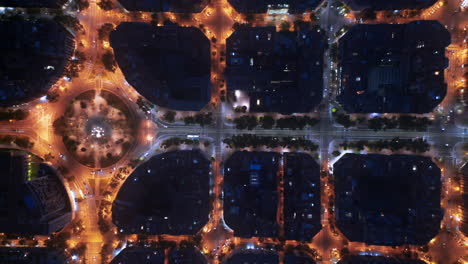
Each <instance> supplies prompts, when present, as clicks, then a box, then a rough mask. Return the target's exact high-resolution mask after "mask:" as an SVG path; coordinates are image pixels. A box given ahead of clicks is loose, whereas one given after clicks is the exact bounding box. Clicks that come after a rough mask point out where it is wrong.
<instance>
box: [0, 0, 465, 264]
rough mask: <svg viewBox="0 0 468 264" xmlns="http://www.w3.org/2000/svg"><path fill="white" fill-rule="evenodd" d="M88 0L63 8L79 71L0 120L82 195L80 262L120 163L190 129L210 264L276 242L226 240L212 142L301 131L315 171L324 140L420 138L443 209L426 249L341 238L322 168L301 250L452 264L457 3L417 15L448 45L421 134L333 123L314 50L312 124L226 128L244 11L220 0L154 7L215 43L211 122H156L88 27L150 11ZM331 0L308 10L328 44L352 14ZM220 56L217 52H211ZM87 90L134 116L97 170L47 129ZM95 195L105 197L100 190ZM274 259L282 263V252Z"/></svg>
mask: <svg viewBox="0 0 468 264" xmlns="http://www.w3.org/2000/svg"><path fill="white" fill-rule="evenodd" d="M441 1H442V0H441ZM97 2H98V0H92V1H90V6H89V8H87V9H86V10H84V11H81V12H76V11H73V12H72V11H68V10H67V12H68V13H69V14H71V15H74V16H76V17H77V18H78V19H79V21H80V23H81V24H82V25H83V27H84V34H77V36H76V43H77V46H78V45H79V43H81V44H82V45H83V47H82V51H83V52H84V54H85V55H86V62H85V63H84V69H83V70H82V71H81V72H80V74H79V77H78V78H73V79H72V80H71V81H65V80H60V81H59V82H58V83H57V84H56V87H57V88H58V89H59V93H60V97H59V100H58V102H47V101H45V102H44V101H41V100H36V101H33V102H30V103H27V104H25V105H22V106H19V107H21V108H24V109H26V110H28V111H29V112H30V115H29V117H28V119H26V120H23V121H13V122H0V135H17V136H27V137H29V138H30V139H31V140H32V141H33V142H34V147H33V149H32V150H31V151H32V152H33V153H36V154H38V155H39V156H41V157H44V156H45V155H47V154H51V155H52V156H53V157H54V158H53V159H52V160H50V161H49V162H50V163H51V164H53V165H54V166H55V167H56V168H58V167H65V168H67V169H68V171H69V172H68V175H66V176H64V184H65V185H66V187H67V189H68V190H69V191H70V192H73V193H74V194H76V195H77V196H78V197H79V198H80V199H83V201H81V202H75V201H72V203H73V204H74V205H75V209H78V210H76V212H75V217H77V218H79V219H82V220H83V221H84V225H85V226H86V229H85V231H84V232H83V234H81V236H80V238H75V237H72V240H74V241H78V242H84V243H86V245H87V250H86V254H85V256H84V257H85V258H86V263H89V264H100V263H101V254H100V252H101V247H102V246H103V245H104V244H110V245H112V246H113V249H115V247H116V246H117V244H118V242H119V239H120V236H119V235H117V233H118V232H117V230H116V227H115V226H114V225H113V224H112V223H111V222H110V221H109V224H110V225H111V232H107V233H106V234H105V235H102V234H101V232H100V231H99V225H98V221H99V216H98V212H99V211H100V210H101V209H100V208H101V205H102V204H103V202H104V203H112V201H113V199H114V198H115V196H116V195H117V192H118V190H119V188H120V186H121V185H122V184H123V182H124V179H125V177H126V176H127V175H128V174H130V173H131V171H132V170H133V169H132V166H130V164H131V163H132V162H135V161H137V162H142V161H144V160H147V159H148V158H150V157H151V156H152V155H154V154H156V153H159V152H161V147H160V144H161V143H162V142H163V140H165V139H168V138H171V137H181V138H185V137H187V136H188V135H191V136H198V137H200V139H207V140H209V141H210V142H211V148H210V151H209V152H210V153H207V155H209V156H212V158H213V162H212V167H213V173H212V175H213V179H212V183H213V186H212V192H213V196H214V197H215V198H214V201H213V206H212V212H211V214H210V221H209V222H208V224H207V225H206V226H205V227H204V228H203V229H202V231H201V235H202V248H200V250H201V251H203V253H204V254H205V255H207V256H211V258H210V261H211V263H220V262H221V259H220V258H219V256H220V255H222V254H224V255H225V254H229V252H231V249H230V248H229V246H228V245H229V243H234V244H236V245H241V244H242V245H244V244H247V243H253V244H255V245H256V246H262V245H266V244H276V245H280V244H281V242H280V241H279V240H278V239H259V238H252V239H240V238H235V237H234V236H233V232H232V230H228V227H226V225H225V223H224V219H223V201H222V190H223V162H224V161H225V160H226V159H227V158H228V156H229V154H230V153H231V152H232V150H231V149H227V148H226V147H225V145H224V144H223V143H222V142H223V139H225V138H228V137H231V136H233V135H240V134H255V135H257V136H273V137H304V138H307V139H310V140H312V141H315V142H318V143H319V144H318V145H319V150H318V151H317V153H316V154H317V156H318V157H319V163H320V164H321V169H322V170H324V171H328V169H329V167H330V166H331V162H332V160H333V159H334V157H333V156H332V154H331V151H330V149H332V147H330V146H331V145H332V144H333V142H334V141H357V140H368V141H377V140H391V139H393V138H395V137H398V138H401V139H415V138H423V139H425V140H427V142H429V143H430V144H431V151H430V153H434V156H433V159H434V160H437V164H438V165H439V166H441V168H442V169H443V175H442V182H443V188H442V189H443V192H444V193H443V195H442V197H443V199H442V203H441V204H442V207H443V208H444V210H445V216H444V219H443V222H442V224H441V230H440V233H439V235H438V236H437V237H435V238H434V239H433V240H432V241H431V243H430V244H429V251H428V252H427V253H422V252H420V251H419V250H418V247H417V246H408V247H395V248H392V247H383V246H369V245H365V244H363V243H357V242H350V241H348V240H347V238H345V237H344V236H343V235H342V234H341V233H340V232H339V231H338V232H336V231H334V230H333V228H331V226H332V227H333V226H335V224H334V223H333V221H334V219H333V215H332V213H331V212H330V211H329V210H328V209H327V208H329V198H330V197H332V196H333V186H332V185H331V184H329V177H331V176H330V175H328V176H327V177H323V178H322V190H323V191H322V195H321V196H322V212H323V213H322V218H321V219H322V225H323V229H322V230H321V231H320V233H319V234H317V235H316V236H315V237H314V239H313V240H312V241H310V242H309V243H306V244H307V245H308V246H309V247H310V248H311V249H314V250H316V251H317V253H318V255H319V256H321V262H320V263H324V264H330V263H336V261H337V259H336V253H335V252H336V251H337V250H340V249H342V248H343V247H345V246H347V247H348V248H349V250H350V252H351V253H360V252H377V253H380V254H382V255H389V254H398V253H403V251H404V250H405V249H406V248H408V249H409V250H411V251H412V252H418V254H419V258H420V259H422V260H424V261H425V262H427V263H431V264H432V263H437V264H452V263H454V262H455V261H457V260H458V259H460V258H461V257H463V256H464V255H467V254H468V238H466V237H464V236H463V235H462V233H461V232H460V231H459V227H460V222H461V221H460V217H461V215H462V212H461V210H460V209H459V204H458V203H457V202H454V201H459V200H460V197H461V191H460V187H459V186H456V183H455V181H454V180H453V179H454V177H455V176H456V174H457V171H458V170H459V169H460V167H461V166H462V165H463V164H464V162H466V160H467V158H468V155H460V154H459V153H457V151H455V146H456V145H457V144H463V143H464V142H465V141H468V135H467V134H466V128H463V127H460V126H457V125H456V124H455V121H454V119H453V118H452V119H450V120H448V119H447V116H449V115H450V114H451V111H452V112H453V111H455V109H456V108H457V107H458V106H459V105H457V104H458V103H457V102H458V100H457V96H458V94H457V89H458V88H459V87H460V82H464V84H465V86H466V80H464V81H462V79H463V78H464V77H463V74H464V72H466V68H465V70H463V69H462V68H461V65H463V64H466V63H467V58H466V53H463V50H464V49H466V45H464V42H466V38H467V27H468V15H467V13H466V11H465V12H456V10H458V9H459V7H460V5H461V2H462V1H461V0H448V3H447V4H445V5H439V4H438V3H437V4H436V5H434V6H433V7H431V8H429V9H428V10H425V11H423V12H422V15H421V19H426V20H429V19H434V20H438V21H440V22H441V23H443V24H444V25H446V27H447V29H448V30H449V31H451V32H452V34H453V35H452V45H451V46H449V49H448V51H447V53H446V54H447V57H448V58H449V59H450V67H449V68H448V69H447V70H446V72H445V76H446V82H447V85H448V92H447V96H446V98H445V99H444V101H443V102H442V104H441V105H440V106H439V107H437V108H436V110H434V112H432V113H430V114H428V115H427V116H430V117H431V118H434V119H435V120H434V122H433V125H432V126H430V127H429V128H428V129H427V131H403V130H399V129H390V130H379V131H374V130H370V129H362V128H348V129H346V128H344V127H342V126H341V125H339V124H337V123H336V122H335V121H334V120H333V117H332V112H331V109H332V108H333V107H334V106H335V105H336V102H335V97H336V95H337V84H336V82H335V81H334V80H333V78H332V71H338V70H339V69H337V65H336V63H334V62H333V61H332V59H331V56H330V50H328V51H327V53H326V54H325V55H324V56H325V61H324V95H323V98H324V99H323V101H322V103H321V105H320V108H319V109H317V110H316V112H315V113H313V114H314V115H316V116H319V117H320V123H319V124H318V125H316V126H314V127H312V128H309V127H308V128H305V129H303V130H290V129H284V130H283V129H278V128H273V129H262V128H256V129H253V130H238V129H236V128H235V126H234V125H232V122H230V120H228V118H226V117H227V116H234V115H235V114H234V112H233V109H232V106H231V105H229V104H228V103H226V102H222V101H221V100H220V95H221V92H222V91H223V92H225V91H226V87H225V82H224V71H225V67H226V62H225V58H226V56H225V48H226V38H227V37H229V36H230V35H231V34H232V32H233V25H234V23H236V22H237V23H245V22H246V21H245V20H244V19H245V17H244V16H243V15H241V14H239V13H237V12H236V11H235V10H234V9H233V8H232V7H231V6H230V5H229V3H228V2H227V0H212V1H211V3H210V4H209V5H208V6H207V7H206V8H205V9H204V10H203V11H202V12H201V13H198V14H192V15H191V16H190V19H188V20H187V19H184V20H181V19H180V21H179V18H178V17H179V16H176V15H175V14H173V13H159V14H158V16H159V17H160V18H163V17H164V18H168V19H171V20H172V21H173V22H177V23H179V24H180V25H183V26H194V27H199V25H200V24H202V25H204V26H203V27H204V29H205V30H204V33H205V35H206V37H207V38H208V39H210V40H212V38H215V39H216V41H212V42H211V52H212V58H211V69H212V72H211V87H212V91H211V94H212V98H211V101H210V104H209V105H208V106H206V107H205V109H204V111H205V112H208V111H210V112H212V113H213V117H214V122H213V124H211V125H208V126H205V127H200V126H198V125H185V124H183V123H181V122H176V123H168V122H165V121H164V120H161V118H160V114H161V113H164V112H165V111H166V110H167V109H162V108H159V107H158V106H156V107H155V108H154V109H153V110H152V111H151V113H143V111H141V110H140V108H139V107H138V105H137V104H136V101H137V99H138V98H139V97H140V96H139V94H138V93H137V92H136V90H135V89H133V87H132V86H131V85H130V84H128V83H127V81H126V80H125V76H124V74H123V73H122V71H121V70H120V69H119V68H118V67H117V69H116V71H115V72H109V71H107V70H106V69H105V68H104V66H103V64H102V61H101V57H102V55H103V54H104V53H105V52H106V51H109V50H112V48H111V47H109V43H108V42H107V43H106V41H103V40H100V39H99V38H98V29H99V28H101V26H102V25H103V24H104V23H112V24H113V25H114V26H117V25H118V24H119V23H121V22H123V21H140V22H150V21H151V13H148V12H139V14H138V16H135V15H131V14H130V13H129V12H128V11H126V10H124V9H123V8H121V7H120V5H118V4H117V3H116V2H115V0H114V5H115V7H116V8H114V9H113V10H110V11H104V10H102V9H101V8H99V7H98V4H97ZM336 2H337V1H335V0H328V1H325V2H324V3H323V4H322V5H321V6H320V7H318V8H317V10H316V15H317V16H318V20H317V21H314V22H313V23H316V24H318V25H320V26H321V28H322V29H323V30H325V31H326V33H327V37H328V43H329V45H332V44H334V43H336V42H337V40H338V39H339V37H340V36H338V37H337V36H336V34H335V33H336V32H338V31H339V30H340V29H341V28H343V26H345V25H352V24H355V23H358V21H357V19H355V18H354V14H353V13H352V12H351V13H349V14H348V15H346V16H344V15H342V14H340V13H339V10H338V9H337V8H335V7H336ZM309 16H310V13H309V12H307V13H305V14H303V15H302V16H299V17H300V18H304V20H306V21H307V20H310V18H309ZM297 18H298V16H292V15H286V14H282V15H266V14H264V15H256V16H255V20H254V22H253V24H254V25H258V26H260V25H274V26H276V27H277V28H279V26H280V24H281V22H283V21H290V22H291V24H293V22H294V21H295V20H296V19H297ZM417 19H418V17H414V18H381V16H378V19H377V21H372V23H387V22H388V23H390V22H392V23H407V22H409V21H413V20H417ZM160 20H161V21H158V24H159V25H162V23H163V21H162V19H160ZM366 23H367V22H366ZM223 54H224V55H223ZM463 54H465V55H463ZM223 56H224V58H223V59H221V58H222V57H223ZM91 89H95V90H98V91H101V90H107V91H111V92H112V93H114V94H117V95H118V96H119V97H120V98H121V99H122V100H123V101H125V103H126V104H127V106H128V107H129V108H131V109H132V111H133V112H135V113H136V119H137V120H135V121H136V122H137V124H138V133H137V135H135V137H136V143H135V144H134V145H133V146H132V148H131V149H130V150H129V151H128V152H127V153H126V154H125V155H124V157H123V158H122V159H120V160H119V161H118V162H117V163H115V164H113V165H112V166H109V167H105V168H90V167H87V166H85V165H82V164H80V163H79V162H78V161H76V160H75V159H74V158H73V157H72V155H71V154H70V153H69V152H68V150H67V148H66V147H65V144H64V143H63V139H62V137H61V136H60V135H57V134H55V133H54V127H53V122H54V121H55V120H56V119H57V118H59V117H61V116H62V115H63V114H64V112H65V110H66V108H67V106H68V105H69V104H70V102H71V101H72V100H73V98H75V97H76V96H77V95H79V94H81V93H83V92H85V91H88V90H91ZM182 114H184V113H182ZM467 143H468V142H467ZM2 147H3V146H2ZM465 154H467V153H465ZM119 169H124V170H125V171H127V172H126V173H122V175H124V179H119V182H118V185H117V187H116V188H111V187H109V186H108V183H109V182H110V181H111V180H113V179H115V178H116V175H117V174H118V171H119ZM70 176H73V177H70ZM91 182H93V184H91ZM105 192H107V194H104V193H105ZM280 203H282V200H280ZM76 207H78V208H76ZM109 214H110V213H109ZM109 214H104V215H105V219H106V220H110V215H109ZM330 221H332V223H330ZM160 237H162V238H164V239H166V240H172V241H177V242H180V241H181V240H183V239H187V237H173V236H148V240H158V239H160ZM125 239H126V241H131V240H134V239H135V236H127V237H126V238H125ZM285 244H286V245H300V244H301V243H299V242H296V241H286V242H285ZM41 245H42V244H41ZM82 260H83V259H81V261H82ZM280 262H281V263H283V259H282V258H281V261H280ZM465 263H466V262H465Z"/></svg>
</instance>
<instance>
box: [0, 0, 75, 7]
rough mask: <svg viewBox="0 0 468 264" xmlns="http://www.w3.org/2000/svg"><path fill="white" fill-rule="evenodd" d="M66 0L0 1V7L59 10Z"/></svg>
mask: <svg viewBox="0 0 468 264" xmlns="http://www.w3.org/2000/svg"><path fill="white" fill-rule="evenodd" d="M66 2H67V0H0V6H4V7H25V8H60V7H62V6H63V5H64V4H65V3H66Z"/></svg>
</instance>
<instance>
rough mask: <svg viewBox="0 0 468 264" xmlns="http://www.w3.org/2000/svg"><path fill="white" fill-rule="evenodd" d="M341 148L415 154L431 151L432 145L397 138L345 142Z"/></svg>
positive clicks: (336, 152) (425, 142)
mask: <svg viewBox="0 0 468 264" xmlns="http://www.w3.org/2000/svg"><path fill="white" fill-rule="evenodd" d="M340 148H341V149H343V150H348V149H351V150H356V151H362V150H364V149H365V148H367V149H369V150H370V151H376V152H377V151H381V150H384V149H388V150H391V151H393V152H395V151H399V150H407V151H411V152H415V153H424V152H427V151H429V150H430V148H431V147H430V145H429V143H427V141H426V140H425V139H422V138H417V139H401V138H398V137H395V138H393V139H391V140H377V141H367V140H359V141H352V142H343V143H341V144H340ZM333 155H334V156H339V155H340V152H339V151H334V152H333Z"/></svg>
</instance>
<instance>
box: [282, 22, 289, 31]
mask: <svg viewBox="0 0 468 264" xmlns="http://www.w3.org/2000/svg"><path fill="white" fill-rule="evenodd" d="M290 27H291V23H289V21H286V20H285V21H283V22H281V24H280V31H289V28H290Z"/></svg>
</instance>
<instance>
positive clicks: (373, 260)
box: [338, 256, 426, 264]
mask: <svg viewBox="0 0 468 264" xmlns="http://www.w3.org/2000/svg"><path fill="white" fill-rule="evenodd" d="M425 263H426V262H424V261H422V260H419V259H398V258H387V257H375V256H346V257H344V258H342V259H341V260H340V261H339V262H338V264H425Z"/></svg>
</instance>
